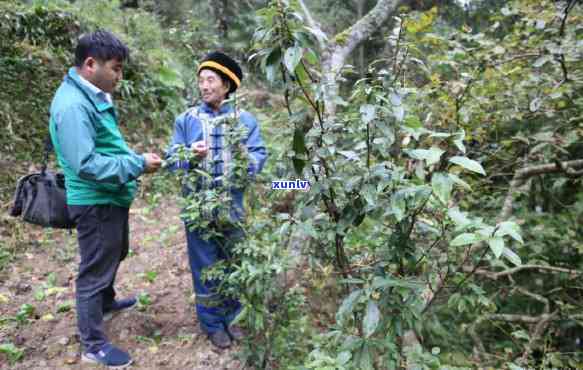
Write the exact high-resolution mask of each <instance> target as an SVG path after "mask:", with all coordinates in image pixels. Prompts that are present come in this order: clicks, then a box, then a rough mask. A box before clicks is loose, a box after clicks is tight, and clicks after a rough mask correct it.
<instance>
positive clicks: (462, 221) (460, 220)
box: [447, 207, 471, 228]
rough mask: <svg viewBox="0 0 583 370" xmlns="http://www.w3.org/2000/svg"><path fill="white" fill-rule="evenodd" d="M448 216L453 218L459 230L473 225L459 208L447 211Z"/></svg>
mask: <svg viewBox="0 0 583 370" xmlns="http://www.w3.org/2000/svg"><path fill="white" fill-rule="evenodd" d="M447 215H448V216H449V218H451V220H452V221H453V222H454V224H455V225H456V227H457V228H463V227H465V226H467V225H469V224H471V221H470V220H469V219H468V218H467V217H466V215H465V213H463V212H461V211H460V210H459V208H458V207H455V208H450V209H449V210H448V211H447Z"/></svg>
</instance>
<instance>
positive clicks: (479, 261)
mask: <svg viewBox="0 0 583 370" xmlns="http://www.w3.org/2000/svg"><path fill="white" fill-rule="evenodd" d="M0 19H1V22H0V72H1V73H0V86H1V88H0V122H1V123H2V126H1V127H2V129H1V130H0V206H1V213H0V225H1V226H0V281H1V282H2V288H1V290H0V361H1V362H0V364H1V365H2V366H4V365H6V366H24V367H23V368H26V366H27V365H26V364H27V363H28V364H37V363H38V361H49V362H48V364H55V363H58V362H50V361H53V359H52V357H51V355H50V352H51V351H50V350H51V343H50V341H51V339H50V334H46V333H50V332H51V330H53V329H54V328H55V327H56V326H58V323H59V322H61V321H63V320H65V319H66V320H69V321H71V320H73V318H74V316H71V315H72V314H73V311H74V308H73V305H72V304H71V301H70V298H71V294H72V291H71V281H70V280H71V279H70V278H69V280H67V279H65V280H64V281H60V280H59V276H60V275H59V274H60V272H59V271H61V270H58V271H57V270H54V271H51V270H50V269H48V270H47V269H45V270H43V272H42V274H41V275H42V276H38V273H37V274H35V270H34V268H33V267H30V266H28V265H27V263H28V264H30V263H31V261H29V260H33V261H34V260H36V259H37V258H38V257H39V256H44V257H43V258H47V260H48V261H54V262H55V263H57V264H61V265H63V264H64V265H67V266H73V268H74V266H75V262H74V261H75V240H74V235H72V236H71V235H68V234H67V233H66V232H61V231H54V230H41V229H38V228H35V227H33V226H30V225H24V224H22V223H21V222H20V221H19V220H16V219H13V218H11V217H9V216H8V215H7V211H8V209H9V207H10V204H11V196H12V192H13V190H14V186H15V182H16V180H17V179H18V177H20V176H22V175H24V174H26V173H28V172H29V171H31V170H33V169H35V168H39V165H40V163H41V161H42V153H43V151H42V148H43V142H44V139H45V137H46V135H47V121H48V120H47V112H48V107H49V104H50V101H51V98H52V95H53V93H54V91H55V89H56V88H57V86H58V85H59V83H60V81H61V80H62V78H63V75H64V73H65V71H66V69H67V68H68V66H70V65H71V61H72V54H71V51H72V50H73V47H74V45H75V40H76V39H77V37H78V36H79V35H80V34H81V33H82V32H85V31H89V30H94V29H97V28H105V29H108V30H110V31H112V32H114V33H116V34H118V35H119V36H120V37H121V38H122V39H123V40H124V41H125V42H126V43H127V44H128V45H129V47H130V49H131V51H132V56H131V61H130V62H129V63H128V65H127V67H126V69H125V71H124V80H123V81H122V83H121V86H120V87H119V88H118V92H117V94H116V96H115V101H116V105H117V107H118V110H119V116H120V117H121V122H122V123H121V125H122V127H121V128H122V131H123V132H124V135H125V137H126V139H127V141H128V142H129V143H130V145H131V146H132V147H133V148H135V149H136V150H137V151H138V152H139V151H146V150H152V151H156V152H158V153H163V152H164V150H165V149H166V145H167V143H168V142H169V137H170V135H171V133H172V129H173V121H174V118H175V117H176V115H177V114H178V113H180V112H182V111H183V110H184V109H186V108H187V107H188V106H190V105H192V104H193V103H195V102H196V101H197V91H196V79H195V77H196V76H195V73H194V71H196V66H197V63H198V61H199V60H200V59H201V58H202V57H203V56H204V55H205V54H206V53H207V52H209V51H212V50H217V49H220V50H224V51H225V52H227V53H228V54H230V55H233V56H234V57H235V58H236V59H238V60H240V61H241V62H242V64H243V66H244V71H245V80H244V87H243V88H242V89H241V90H242V91H240V92H239V93H238V94H237V104H238V105H239V106H241V107H243V108H244V109H247V110H250V111H251V112H252V113H254V114H255V115H256V116H257V117H258V118H259V121H260V123H261V128H262V134H263V137H264V139H265V140H266V142H267V146H268V149H269V152H270V157H269V159H268V162H267V166H266V168H265V170H264V172H263V174H262V175H261V176H259V177H258V178H257V179H256V180H255V183H254V184H253V185H252V186H251V187H250V189H249V191H248V194H247V196H248V200H247V204H246V207H247V209H248V214H249V217H248V222H247V223H246V225H245V228H246V231H247V233H248V238H247V240H246V241H245V242H244V243H242V244H241V245H239V246H237V247H236V248H235V250H234V251H233V253H234V255H235V258H234V259H233V261H232V262H231V263H230V266H228V267H229V268H230V269H232V270H233V273H231V274H230V275H229V276H227V277H225V279H226V283H225V285H224V286H223V289H224V291H225V293H227V294H229V293H232V292H243V293H242V297H241V298H242V301H243V303H244V304H245V310H244V311H243V314H242V315H241V316H240V318H239V320H240V322H241V323H242V324H244V325H245V326H246V327H247V329H248V330H249V332H250V336H249V339H248V340H247V341H245V342H243V343H242V344H241V345H240V346H239V347H238V348H237V350H236V351H234V352H233V353H230V354H229V356H232V357H233V358H236V359H237V361H238V364H239V365H238V366H241V367H248V368H261V369H322V370H324V369H385V368H452V369H453V368H472V367H492V368H508V369H519V368H533V367H540V368H562V367H572V368H583V365H582V364H583V279H582V277H581V276H582V274H583V226H582V225H583V188H582V186H581V185H582V183H581V178H582V175H583V140H582V137H583V113H582V108H583V95H582V94H583V4H581V2H580V1H577V0H566V1H551V0H537V1H535V0H504V1H503V0H488V1H486V0H466V1H456V0H433V1H432V0H378V1H372V0H361V1H358V0H355V1H335V0H305V1H301V0H273V1H260V0H246V1H233V0H219V1H197V0H177V1H160V0H134V1H83V0H77V1H64V0H62V1H58V0H51V1H48V0H47V1H16V0H2V1H0ZM53 166H54V163H53ZM296 178H297V179H307V180H309V181H310V182H311V185H312V186H311V189H310V190H309V191H308V192H294V191H273V190H271V181H273V180H283V179H289V180H295V179H296ZM179 187H180V184H179V177H177V176H176V175H175V174H169V173H167V172H164V171H163V172H161V173H159V174H156V175H154V176H149V177H145V178H144V179H143V182H142V184H141V190H140V197H139V199H138V201H137V204H136V207H135V210H134V211H133V214H134V215H137V216H132V217H134V218H136V219H140V220H141V219H142V218H140V217H142V216H143V219H145V220H147V219H148V218H152V217H157V219H156V221H157V222H158V224H156V223H151V221H150V223H149V224H147V225H148V227H146V228H145V231H144V232H143V233H142V234H141V236H140V237H141V239H140V242H141V243H143V244H147V243H148V242H151V241H152V240H155V241H156V243H155V244H156V248H161V249H162V250H164V248H166V250H167V249H169V248H173V247H174V246H175V244H176V243H177V241H178V240H181V239H183V234H182V233H183V232H182V228H181V227H179V222H178V221H177V219H176V222H174V224H173V225H172V226H171V227H170V226H168V224H169V223H166V222H165V221H166V218H168V219H170V216H167V214H169V213H171V212H170V211H169V209H173V210H174V211H176V210H177V209H179V207H180V206H179V200H178V199H177V198H178V194H179ZM156 212H158V213H156ZM176 212H177V211H176ZM138 216H139V217H138ZM136 222H137V221H136ZM140 222H142V221H140ZM143 222H145V223H147V222H148V221H143ZM183 249H184V248H183V247H181V248H178V249H176V251H173V252H172V253H175V254H176V255H177V257H176V258H182V259H183V260H184V259H185V255H183V253H184V251H183ZM63 251H65V252H63ZM142 252H143V254H144V256H149V255H148V253H152V252H149V251H147V250H143V251H142V250H140V249H138V248H137V247H136V250H135V251H134V253H131V254H130V258H129V261H128V262H127V263H128V264H132V263H136V262H135V261H136V260H132V258H136V259H137V258H138V255H139V254H140V253H142ZM27 261H28V262H27ZM132 261H134V262H132ZM27 266H28V267H27ZM56 268H57V267H55V269H56ZM162 269H164V266H160V269H159V270H156V268H152V269H150V270H148V269H146V270H141V272H140V273H139V274H138V275H136V276H139V279H140V281H142V282H143V283H144V284H148V285H147V286H146V288H144V289H145V291H144V292H142V293H141V295H140V298H141V299H140V306H141V312H142V313H144V315H147V314H149V315H150V316H148V318H149V320H156V318H157V316H156V315H157V312H158V311H156V307H157V305H160V306H162V305H164V299H163V295H162V294H161V293H158V291H157V288H156V287H157V286H156V283H157V282H156V281H157V280H161V279H162V278H161V277H162V275H163V273H162ZM177 271H182V270H180V269H179V270H177ZM221 271H222V270H220V269H219V270H217V271H214V272H213V273H216V274H221ZM23 272H26V273H28V274H29V275H27V276H32V277H33V280H32V282H29V283H28V285H27V284H24V283H22V282H20V281H16V280H15V278H16V277H17V276H18V275H19V274H22V273H23ZM22 276H24V275H22ZM171 278H176V279H178V278H179V279H181V280H184V281H185V287H186V288H184V291H181V292H180V294H178V293H177V294H178V295H179V296H180V295H183V296H188V295H190V294H191V291H190V290H189V289H190V287H189V285H188V284H189V282H188V279H189V275H188V274H187V273H185V272H184V271H182V272H181V275H172V277H171ZM158 283H160V284H161V286H162V287H164V286H165V285H170V286H171V285H172V284H169V282H168V281H165V282H161V281H158ZM22 284H24V285H22ZM168 289H172V288H168ZM148 290H149V291H148ZM189 302H190V301H189ZM185 305H186V303H185ZM66 315H69V316H66ZM190 315H191V316H186V317H187V320H191V319H192V320H193V318H192V317H193V315H192V312H190ZM41 323H43V324H42V325H41ZM51 325H53V326H51ZM144 325H146V324H144ZM157 325H158V326H157V327H156V328H154V329H148V330H145V331H144V333H142V334H140V335H136V336H134V337H131V335H132V334H131V333H130V334H129V336H130V337H129V338H126V339H127V342H128V343H129V344H130V345H135V346H139V345H141V344H145V345H146V348H148V349H149V350H150V351H149V352H148V351H145V354H143V357H142V361H143V362H142V363H143V364H147V363H150V362H149V361H150V357H148V356H154V357H155V356H156V355H155V353H156V351H157V348H158V347H162V346H163V345H164V344H171V345H176V343H181V345H186V346H187V347H188V346H189V345H191V344H192V343H191V342H189V339H188V338H187V336H185V334H184V333H178V334H176V335H175V336H174V337H173V336H172V335H170V334H168V333H167V332H166V331H165V324H164V321H163V320H162V319H160V318H159V317H158V321H157ZM35 327H42V328H43V329H34V328H35ZM35 330H39V331H40V330H45V331H46V333H45V334H46V335H45V336H44V337H42V338H41V339H38V338H36V337H38V336H39V335H38V333H39V332H36V333H35ZM23 333H29V334H23ZM35 334H37V335H35ZM27 335H29V336H30V338H32V337H35V338H36V340H37V342H35V344H32V343H33V342H32V339H30V341H29V339H27V338H28V337H27ZM185 338H186V339H185ZM39 340H40V342H39ZM39 343H40V347H38V346H39ZM47 343H48V344H47ZM185 343H186V344H185ZM44 344H47V345H46V346H44ZM67 345H68V346H69V347H70V346H71V345H72V346H73V347H74V345H75V342H74V339H71V340H69V339H67V341H66V343H64V344H63V346H64V349H62V350H59V349H58V348H57V349H56V350H55V349H54V348H52V349H53V352H55V351H56V353H59V354H60V353H61V352H63V353H64V352H66V351H67V349H66V348H69V347H67ZM153 348H154V349H156V350H154V349H153ZM192 352H196V348H193V349H192ZM177 356H189V351H186V352H183V353H180V354H178V355H177ZM55 357H57V358H58V357H59V356H55ZM65 357H66V356H65ZM73 357H74V356H73ZM27 361H28V362H27ZM54 361H62V360H54ZM67 361H68V360H67ZM152 361H153V360H152ZM168 361H170V360H168ZM185 361H187V360H185ZM211 362H212V361H211ZM67 363H68V364H70V365H71V366H74V364H75V359H74V358H73V359H72V360H71V361H70V362H67ZM201 366H202V365H201ZM224 366H226V365H224ZM201 368H204V367H201ZM208 368H216V367H213V365H212V364H210V365H209V367H208ZM226 368H229V367H228V366H227V367H226Z"/></svg>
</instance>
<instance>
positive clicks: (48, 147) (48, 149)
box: [41, 133, 53, 174]
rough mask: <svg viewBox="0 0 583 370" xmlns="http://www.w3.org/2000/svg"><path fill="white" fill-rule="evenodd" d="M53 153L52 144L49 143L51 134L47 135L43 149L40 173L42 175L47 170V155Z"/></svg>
mask: <svg viewBox="0 0 583 370" xmlns="http://www.w3.org/2000/svg"><path fill="white" fill-rule="evenodd" d="M52 151H53V142H52V141H51V134H50V133H49V134H48V135H47V137H46V139H45V149H44V154H43V165H42V167H41V172H42V173H43V174H44V173H45V171H46V170H47V166H48V164H49V155H50V154H51V152H52Z"/></svg>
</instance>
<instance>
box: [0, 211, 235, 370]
mask: <svg viewBox="0 0 583 370" xmlns="http://www.w3.org/2000/svg"><path fill="white" fill-rule="evenodd" d="M178 212H179V210H178V207H177V205H176V202H175V201H173V200H168V201H165V202H164V203H163V204H161V205H160V206H158V207H156V208H152V207H150V206H148V205H147V204H146V203H145V202H144V201H142V200H138V201H136V202H135V204H134V205H133V207H132V209H131V212H130V222H131V226H130V237H131V243H130V255H129V256H128V258H127V259H126V260H125V261H124V262H123V263H122V265H121V268H120V270H119V273H118V276H117V280H116V282H117V286H116V288H117V293H118V297H125V296H130V295H137V294H139V293H141V294H143V295H147V296H148V297H149V299H150V301H151V302H150V303H149V304H145V305H141V307H140V309H134V310H132V311H130V312H123V313H120V314H118V315H117V316H115V317H114V318H113V319H112V320H111V321H109V322H108V323H107V324H106V329H107V333H108V336H109V338H110V340H111V342H112V343H114V344H115V345H118V346H120V347H121V348H124V349H126V350H128V351H129V352H130V354H131V356H132V357H133V359H134V364H133V365H132V368H135V369H242V366H241V364H240V363H239V361H237V360H236V358H235V356H234V354H235V353H236V351H237V347H234V348H231V349H230V350H227V351H220V350H217V349H215V348H214V347H212V345H211V344H210V343H209V342H208V340H207V339H206V336H205V335H204V334H203V333H202V331H201V329H200V327H199V325H198V322H197V321H196V317H195V312H194V296H193V292H192V280H191V275H190V269H189V267H188V260H187V255H186V242H185V238H184V228H183V226H182V223H181V221H180V219H179V216H178ZM8 232H10V230H8ZM20 232H24V235H26V237H25V244H27V245H26V247H25V248H24V250H23V253H22V254H20V255H18V256H16V257H15V259H14V260H13V261H12V262H10V264H9V265H8V267H7V268H5V269H4V271H2V272H0V344H3V343H12V344H14V345H15V346H16V347H17V348H19V349H23V350H24V355H23V357H22V359H20V360H19V361H16V362H11V361H9V358H8V356H7V355H5V354H1V353H0V369H27V370H28V369H97V368H101V367H100V366H97V365H87V364H83V363H81V357H80V356H81V352H80V351H81V348H80V345H79V341H78V336H77V330H76V318H75V304H74V300H75V275H76V271H77V265H78V261H79V257H78V253H77V242H76V234H75V233H74V232H73V233H72V234H70V233H69V232H68V231H61V230H44V229H41V228H37V227H33V226H28V225H26V226H22V230H20ZM24 304H29V305H32V306H33V307H34V313H33V314H32V315H31V317H30V318H28V319H27V320H26V322H22V321H21V322H19V321H18V320H17V319H16V317H17V316H18V312H19V310H20V309H21V307H22V305H24Z"/></svg>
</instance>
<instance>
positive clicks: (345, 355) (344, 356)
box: [336, 351, 352, 365]
mask: <svg viewBox="0 0 583 370" xmlns="http://www.w3.org/2000/svg"><path fill="white" fill-rule="evenodd" d="M350 358H352V353H350V351H343V352H340V353H339V354H338V357H336V361H338V365H346V364H347V363H348V361H350Z"/></svg>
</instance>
